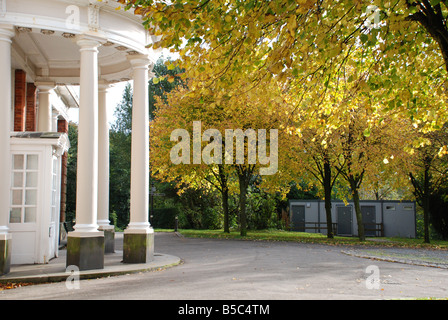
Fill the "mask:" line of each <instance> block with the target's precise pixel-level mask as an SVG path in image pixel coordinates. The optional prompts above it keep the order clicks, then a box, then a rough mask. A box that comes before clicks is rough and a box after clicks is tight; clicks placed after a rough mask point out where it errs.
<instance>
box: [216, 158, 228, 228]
mask: <svg viewBox="0 0 448 320" xmlns="http://www.w3.org/2000/svg"><path fill="white" fill-rule="evenodd" d="M218 172H219V176H218V177H219V180H220V185H221V188H220V191H221V196H222V210H223V212H224V232H226V233H230V225H229V187H228V186H227V175H226V173H225V170H224V166H223V165H218Z"/></svg>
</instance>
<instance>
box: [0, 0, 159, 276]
mask: <svg viewBox="0 0 448 320" xmlns="http://www.w3.org/2000/svg"><path fill="white" fill-rule="evenodd" d="M119 6H120V4H119V3H117V2H116V1H113V0H109V1H107V0H102V1H96V0H73V1H65V0H0V150H1V152H0V274H4V273H8V272H9V269H10V265H11V264H22V263H46V262H48V261H49V260H50V259H52V258H53V257H55V256H57V255H58V234H59V225H60V224H59V221H60V197H61V175H62V176H63V174H61V171H63V169H64V165H61V162H63V161H62V160H61V159H62V158H63V154H64V153H65V152H66V151H67V150H68V148H69V141H68V139H67V135H66V130H67V120H68V117H67V113H68V109H69V108H78V107H79V127H78V130H79V131H78V162H77V163H78V168H77V170H78V172H77V212H76V225H75V226H74V229H75V231H73V232H70V233H69V234H68V243H67V265H72V264H74V265H77V266H78V267H79V268H80V269H81V270H85V269H98V268H103V265H104V250H105V240H104V239H105V238H106V239H110V236H113V226H111V225H110V222H109V208H108V203H109V136H108V133H109V131H108V123H107V116H106V115H107V113H106V101H107V100H106V99H107V90H108V88H109V87H110V86H111V85H113V84H114V83H117V82H120V81H127V80H130V79H132V80H133V85H134V88H133V92H134V102H133V115H132V119H133V123H132V130H133V135H132V139H133V140H132V167H131V170H132V176H131V213H130V224H129V226H128V228H127V229H126V231H125V239H124V253H123V255H124V257H123V258H124V262H129V263H133V262H146V261H148V260H151V259H152V255H153V230H152V228H151V226H150V224H149V222H148V191H149V190H148V189H149V187H148V179H149V175H148V170H149V156H148V139H149V129H148V122H149V121H148V96H147V82H148V77H149V75H150V71H151V69H152V62H151V60H150V59H149V52H148V49H147V48H146V45H147V44H149V43H151V37H150V35H149V34H148V33H147V31H146V30H145V28H144V27H143V25H142V21H141V17H140V16H138V15H134V14H133V12H132V11H124V10H123V9H120V8H119ZM74 86H79V98H78V96H77V95H76V94H75V93H74V92H75V91H74V90H73V87H74ZM58 125H59V130H58ZM57 131H60V132H59V133H58V132H57ZM62 173H63V172H62ZM63 185H64V184H62V186H63ZM62 195H63V192H62ZM105 235H106V237H105ZM106 247H108V246H107V245H106Z"/></svg>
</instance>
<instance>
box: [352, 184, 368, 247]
mask: <svg viewBox="0 0 448 320" xmlns="http://www.w3.org/2000/svg"><path fill="white" fill-rule="evenodd" d="M356 185H357V183H356V181H355V179H354V178H353V177H351V178H350V187H351V189H352V193H353V203H354V204H355V214H356V222H357V225H358V238H359V240H360V241H365V240H366V235H365V232H364V224H363V222H362V212H361V206H360V205H359V192H358V188H357V186H356Z"/></svg>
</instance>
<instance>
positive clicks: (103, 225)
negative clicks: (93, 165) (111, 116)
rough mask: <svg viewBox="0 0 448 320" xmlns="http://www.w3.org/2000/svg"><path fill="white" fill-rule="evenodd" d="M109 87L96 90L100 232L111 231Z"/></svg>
mask: <svg viewBox="0 0 448 320" xmlns="http://www.w3.org/2000/svg"><path fill="white" fill-rule="evenodd" d="M109 87H110V86H109V85H107V84H100V85H99V89H98V225H99V226H100V229H101V230H105V229H113V226H112V225H110V221H109V123H108V119H107V91H108V89H109Z"/></svg>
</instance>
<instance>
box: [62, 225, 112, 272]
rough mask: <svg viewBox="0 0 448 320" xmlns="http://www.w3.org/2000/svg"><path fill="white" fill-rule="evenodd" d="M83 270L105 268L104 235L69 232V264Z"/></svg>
mask: <svg viewBox="0 0 448 320" xmlns="http://www.w3.org/2000/svg"><path fill="white" fill-rule="evenodd" d="M70 265H75V266H77V267H78V268H79V270H80V271H82V270H92V269H103V268H104V233H103V232H102V231H97V232H76V231H74V232H69V234H68V237H67V264H66V266H67V267H68V266H70Z"/></svg>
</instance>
